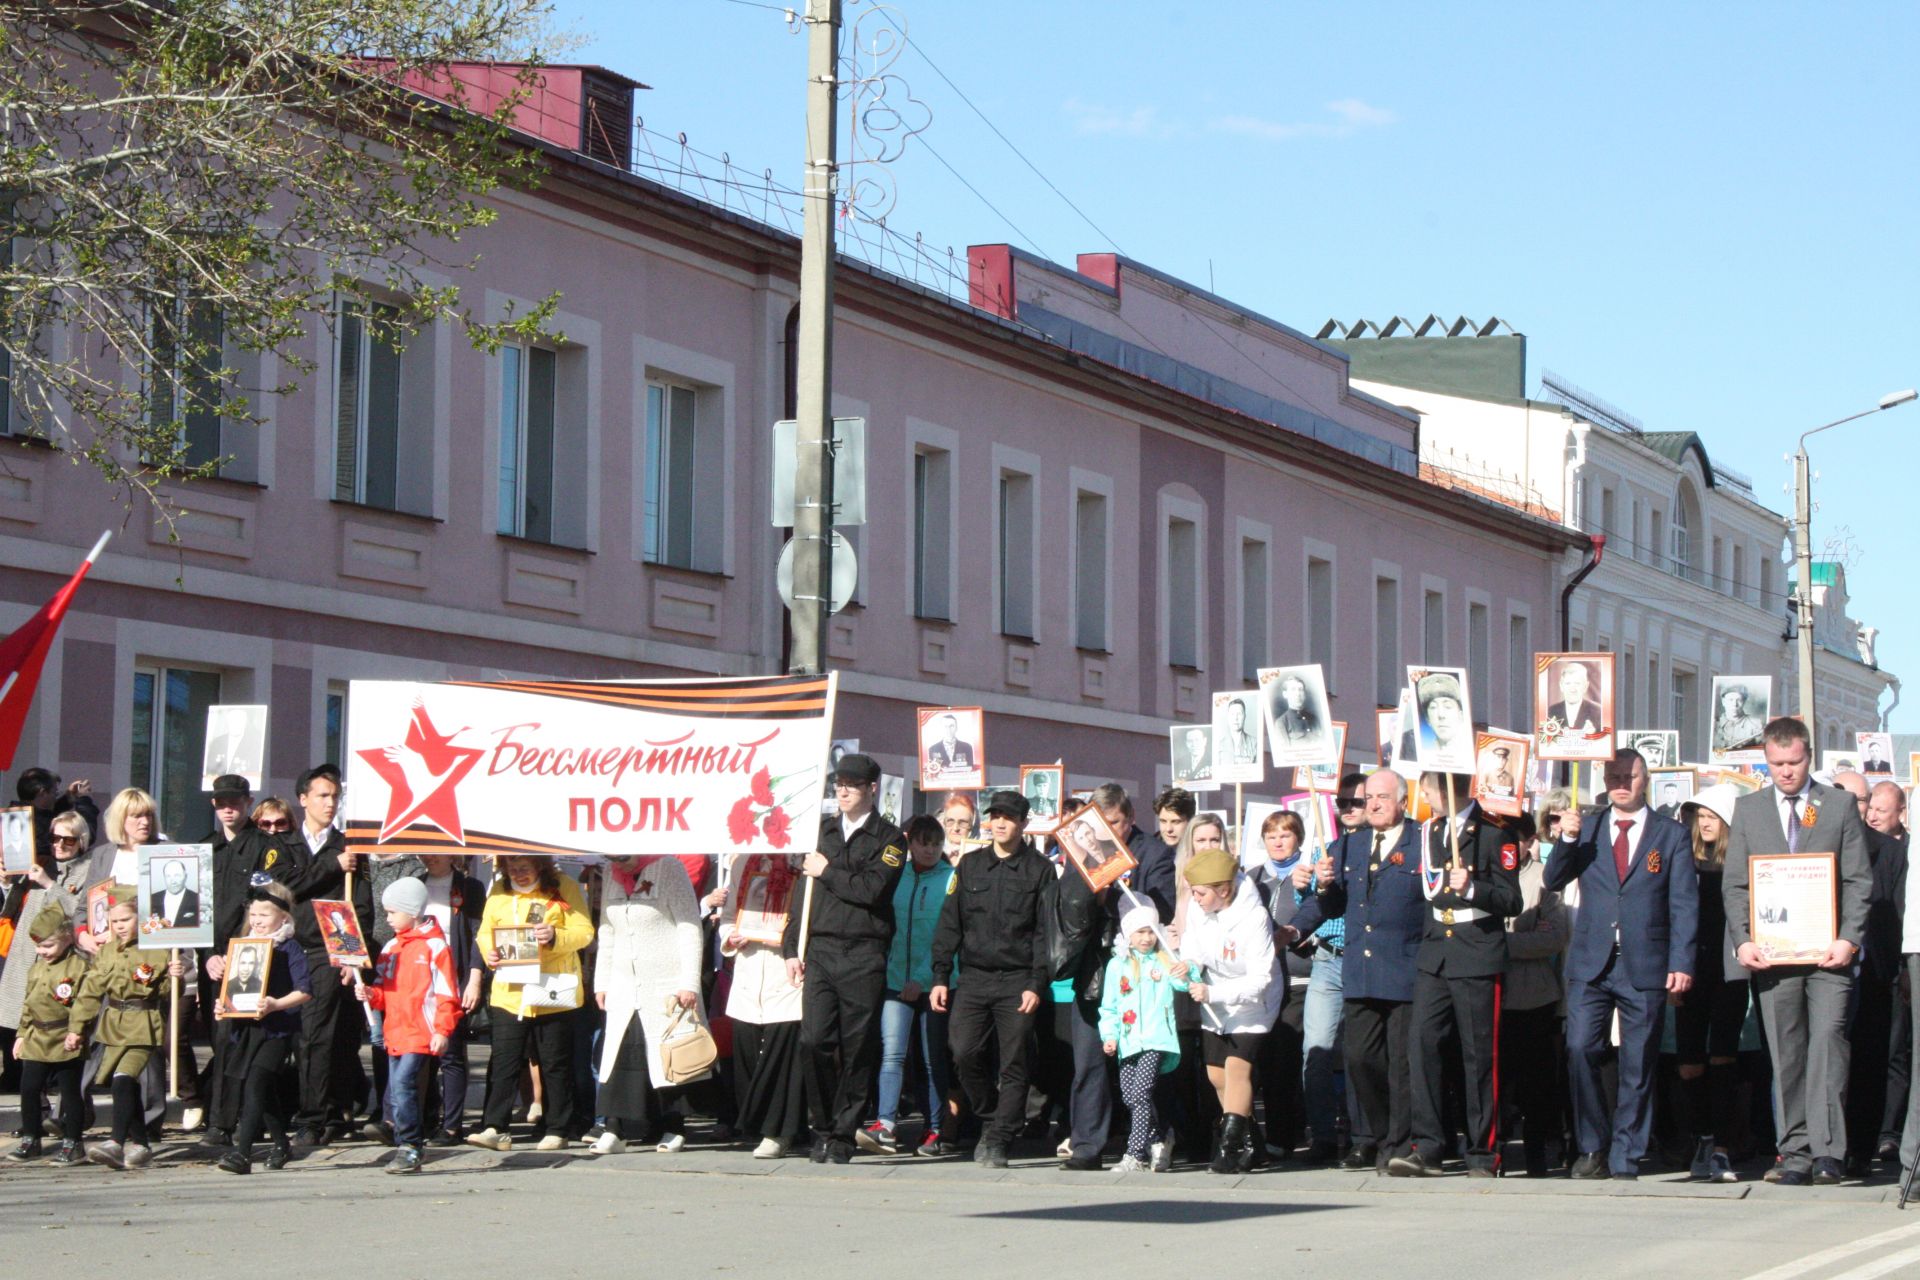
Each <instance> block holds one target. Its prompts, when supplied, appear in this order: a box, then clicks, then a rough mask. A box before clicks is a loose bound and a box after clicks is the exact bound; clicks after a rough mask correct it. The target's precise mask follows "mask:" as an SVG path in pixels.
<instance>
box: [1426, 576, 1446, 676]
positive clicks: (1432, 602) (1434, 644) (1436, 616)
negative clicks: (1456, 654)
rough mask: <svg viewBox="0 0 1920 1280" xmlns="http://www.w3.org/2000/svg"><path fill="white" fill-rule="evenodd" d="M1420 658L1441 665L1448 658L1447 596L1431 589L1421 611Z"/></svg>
mask: <svg viewBox="0 0 1920 1280" xmlns="http://www.w3.org/2000/svg"><path fill="white" fill-rule="evenodd" d="M1420 646H1421V648H1420V660H1421V661H1422V662H1425V663H1426V664H1427V665H1428V666H1440V665H1441V664H1443V663H1445V662H1446V660H1447V598H1446V597H1445V596H1443V595H1441V594H1440V593H1439V592H1438V591H1429V592H1427V593H1426V596H1425V598H1424V600H1423V601H1422V608H1421V613H1420Z"/></svg>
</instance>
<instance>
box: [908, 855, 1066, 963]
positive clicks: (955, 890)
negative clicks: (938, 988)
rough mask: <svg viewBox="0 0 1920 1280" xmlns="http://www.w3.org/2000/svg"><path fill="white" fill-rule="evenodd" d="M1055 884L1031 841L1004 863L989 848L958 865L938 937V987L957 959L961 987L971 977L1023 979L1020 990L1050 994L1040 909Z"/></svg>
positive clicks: (937, 929) (1050, 868)
mask: <svg viewBox="0 0 1920 1280" xmlns="http://www.w3.org/2000/svg"><path fill="white" fill-rule="evenodd" d="M1053 880H1054V872H1053V864H1052V863H1051V862H1049V861H1047V859H1046V858H1045V857H1044V856H1043V855H1042V854H1041V853H1040V851H1039V850H1038V849H1036V848H1034V847H1033V843H1032V842H1031V841H1025V840H1023V841H1022V842H1021V844H1020V847H1019V848H1018V849H1016V850H1015V851H1014V852H1013V853H1012V854H1010V855H1008V856H1007V857H1005V858H1002V857H1000V856H999V855H998V854H996V853H995V852H994V851H993V848H992V846H988V847H986V848H980V849H974V850H973V851H971V852H970V853H968V854H967V856H966V857H964V858H962V859H960V865H959V866H958V867H957V868H955V870H954V873H953V879H951V880H949V881H948V882H947V900H946V902H945V903H943V904H942V905H941V907H940V923H939V925H938V926H936V927H935V929H934V931H933V972H934V975H935V977H934V981H935V982H940V981H943V980H944V975H946V974H948V973H950V972H952V968H953V961H954V958H955V957H956V956H957V957H958V958H959V960H960V977H959V985H961V986H963V987H964V986H965V985H966V984H967V981H968V980H969V978H985V979H988V980H992V979H996V978H998V979H1008V978H1020V979H1022V981H1023V986H1022V990H1026V991H1031V992H1033V993H1034V994H1035V995H1042V994H1045V993H1046V991H1047V989H1048V988H1049V987H1050V986H1051V985H1052V982H1053V974H1052V973H1051V972H1050V970H1051V968H1052V966H1051V964H1050V963H1049V961H1048V951H1047V937H1046V928H1045V923H1044V921H1043V920H1042V917H1041V909H1042V906H1043V903H1044V901H1045V899H1046V897H1047V890H1048V888H1049V886H1050V885H1051V884H1052V883H1053Z"/></svg>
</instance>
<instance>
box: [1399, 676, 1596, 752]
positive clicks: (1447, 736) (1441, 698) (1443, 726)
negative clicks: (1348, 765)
mask: <svg viewBox="0 0 1920 1280" xmlns="http://www.w3.org/2000/svg"><path fill="white" fill-rule="evenodd" d="M1407 686H1408V687H1409V688H1410V689H1411V690H1412V691H1413V723H1414V735H1413V750H1414V761H1415V763H1417V764H1418V765H1419V766H1420V768H1421V769H1436V770H1438V771H1439V772H1441V773H1472V772H1473V763H1474V760H1473V756H1474V751H1473V748H1474V742H1473V704H1472V702H1471V701H1470V700H1469V695H1468V693H1467V672H1466V669H1465V668H1464V667H1408V668H1407ZM1609 741H1611V739H1609ZM1399 771H1400V772H1403V773H1404V772H1405V770H1404V769H1403V768H1402V769H1400V770H1399Z"/></svg>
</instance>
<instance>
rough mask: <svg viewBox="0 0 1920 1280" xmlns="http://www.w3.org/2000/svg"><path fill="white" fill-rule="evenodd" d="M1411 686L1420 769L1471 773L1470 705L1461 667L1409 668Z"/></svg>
mask: <svg viewBox="0 0 1920 1280" xmlns="http://www.w3.org/2000/svg"><path fill="white" fill-rule="evenodd" d="M1407 683H1408V684H1409V685H1410V686H1412V688H1413V713H1414V728H1415V737H1414V753H1415V757H1416V759H1417V760H1418V761H1419V764H1420V767H1421V768H1422V769H1437V770H1439V771H1440V772H1442V773H1466V774H1470V773H1472V772H1473V771H1474V770H1473V766H1474V755H1475V751H1474V746H1475V744H1474V737H1473V707H1472V704H1471V703H1470V702H1469V701H1468V696H1467V673H1466V670H1465V669H1464V668H1462V667H1408V668H1407Z"/></svg>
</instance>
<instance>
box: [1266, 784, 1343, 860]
mask: <svg viewBox="0 0 1920 1280" xmlns="http://www.w3.org/2000/svg"><path fill="white" fill-rule="evenodd" d="M1314 796H1315V793H1314V792H1311V791H1298V792H1295V793H1294V794H1293V795H1290V796H1281V797H1280V807H1281V808H1283V809H1287V810H1290V811H1291V812H1292V813H1294V814H1296V815H1298V817H1299V819H1300V825H1301V826H1303V827H1305V828H1306V829H1307V839H1306V843H1305V845H1304V846H1302V847H1304V848H1305V849H1306V850H1307V853H1308V854H1309V855H1311V854H1313V853H1314V852H1315V851H1316V850H1324V849H1325V848H1326V847H1327V846H1328V845H1330V844H1332V843H1333V842H1334V841H1335V840H1336V839H1338V838H1339V835H1340V811H1339V809H1338V808H1337V807H1336V806H1335V805H1334V802H1333V793H1332V792H1331V791H1322V792H1320V793H1319V800H1320V803H1319V805H1318V806H1316V805H1315V804H1314ZM1316 815H1317V816H1316Z"/></svg>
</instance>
